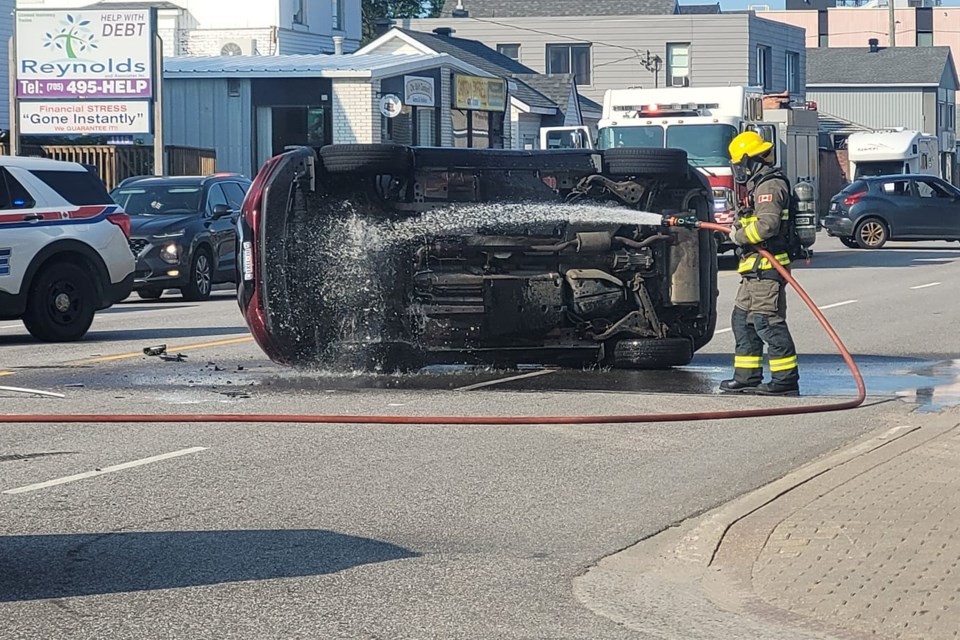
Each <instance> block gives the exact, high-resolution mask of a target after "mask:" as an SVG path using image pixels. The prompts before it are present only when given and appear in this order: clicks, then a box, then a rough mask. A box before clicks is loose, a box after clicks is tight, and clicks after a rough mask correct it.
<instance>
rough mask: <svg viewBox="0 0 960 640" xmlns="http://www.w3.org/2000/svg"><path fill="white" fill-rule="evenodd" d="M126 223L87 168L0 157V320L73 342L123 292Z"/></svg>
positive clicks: (127, 285)
mask: <svg viewBox="0 0 960 640" xmlns="http://www.w3.org/2000/svg"><path fill="white" fill-rule="evenodd" d="M129 235H130V218H129V217H128V216H127V214H126V213H124V211H123V209H122V208H120V207H119V206H117V205H116V204H115V203H114V202H113V201H112V200H111V199H110V195H109V194H108V193H107V190H106V188H105V187H104V185H103V182H101V180H100V178H99V177H97V175H96V174H95V173H93V172H92V171H91V170H90V169H88V168H87V167H86V166H84V165H81V164H77V163H73V162H59V161H56V160H47V159H43V158H22V157H10V156H0V320H16V319H22V320H23V323H24V325H26V327H27V330H28V331H30V333H31V334H32V335H33V336H34V337H35V338H37V339H39V340H43V341H45V342H68V341H73V340H79V339H80V338H82V337H83V336H84V335H85V334H86V333H87V330H88V329H89V328H90V324H91V323H92V322H93V315H94V313H95V312H96V311H97V310H99V309H105V308H107V307H109V306H111V305H112V304H114V303H116V302H119V301H121V300H123V299H124V298H126V297H127V296H129V295H130V290H131V288H132V286H133V269H134V259H133V254H132V253H131V252H130V247H129V245H128V237H129Z"/></svg>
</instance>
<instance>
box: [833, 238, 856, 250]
mask: <svg viewBox="0 0 960 640" xmlns="http://www.w3.org/2000/svg"><path fill="white" fill-rule="evenodd" d="M838 237H839V239H840V243H841V244H843V246H845V247H848V248H850V249H859V248H860V245H859V244H857V241H856V240H854V239H853V238H846V237H844V236H838Z"/></svg>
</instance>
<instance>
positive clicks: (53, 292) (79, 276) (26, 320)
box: [23, 262, 97, 342]
mask: <svg viewBox="0 0 960 640" xmlns="http://www.w3.org/2000/svg"><path fill="white" fill-rule="evenodd" d="M96 296H97V292H96V288H95V287H94V285H93V282H92V280H91V276H90V273H89V272H88V271H87V270H86V269H81V268H78V267H77V265H76V264H73V263H70V262H54V263H52V264H49V265H47V266H45V267H43V268H42V270H41V271H40V273H38V274H37V276H36V277H35V278H34V280H33V282H32V283H31V286H30V294H29V297H28V299H27V309H26V312H25V313H24V315H23V324H24V325H25V326H26V327H27V331H29V332H30V335H32V336H33V337H34V338H36V339H38V340H42V341H43V342H73V341H76V340H79V339H80V338H82V337H83V336H84V335H86V333H87V330H88V329H90V325H91V324H93V314H94V312H95V311H96V310H97V299H96Z"/></svg>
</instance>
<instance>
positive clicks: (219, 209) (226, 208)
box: [212, 204, 233, 220]
mask: <svg viewBox="0 0 960 640" xmlns="http://www.w3.org/2000/svg"><path fill="white" fill-rule="evenodd" d="M231 215H233V209H231V208H230V205H228V204H218V205H214V207H213V216H212V217H213V219H214V220H219V219H220V218H226V217H227V216H231Z"/></svg>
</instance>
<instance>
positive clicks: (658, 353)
mask: <svg viewBox="0 0 960 640" xmlns="http://www.w3.org/2000/svg"><path fill="white" fill-rule="evenodd" d="M691 360H693V342H692V341H691V340H689V339H688V338H663V339H659V340H658V339H653V338H643V339H624V340H618V341H616V343H614V345H613V354H612V355H611V363H612V365H613V366H614V367H616V368H618V369H669V368H670V367H682V366H683V365H686V364H690V361H691Z"/></svg>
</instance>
